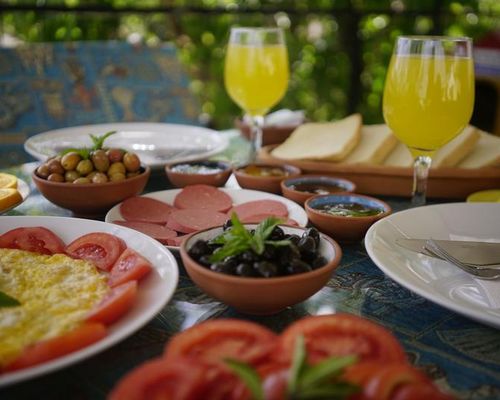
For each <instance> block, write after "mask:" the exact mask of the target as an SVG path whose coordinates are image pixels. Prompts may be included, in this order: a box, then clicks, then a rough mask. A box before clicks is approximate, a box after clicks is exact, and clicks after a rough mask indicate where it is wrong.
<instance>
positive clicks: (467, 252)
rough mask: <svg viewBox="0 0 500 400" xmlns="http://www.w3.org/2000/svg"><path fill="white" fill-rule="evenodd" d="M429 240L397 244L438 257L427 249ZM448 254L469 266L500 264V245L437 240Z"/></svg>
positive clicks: (407, 241)
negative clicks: (426, 243) (426, 244)
mask: <svg viewBox="0 0 500 400" xmlns="http://www.w3.org/2000/svg"><path fill="white" fill-rule="evenodd" d="M426 241H427V239H396V244H398V245H399V246H401V247H404V248H405V249H407V250H411V251H414V252H417V253H421V254H424V255H426V256H429V257H435V258H438V257H436V255H435V254H432V253H430V252H429V251H427V249H426V248H425V242H426ZM434 241H435V242H437V243H438V244H439V245H440V246H442V247H443V248H444V249H445V250H446V251H447V252H449V253H450V254H452V255H453V256H454V257H455V258H458V259H459V260H460V261H462V262H464V263H467V264H477V265H482V266H487V265H494V264H500V243H489V242H471V241H461V240H436V239H434Z"/></svg>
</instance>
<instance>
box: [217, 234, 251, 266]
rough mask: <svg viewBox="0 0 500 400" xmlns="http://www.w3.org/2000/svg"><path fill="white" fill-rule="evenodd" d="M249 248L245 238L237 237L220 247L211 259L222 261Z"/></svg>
mask: <svg viewBox="0 0 500 400" xmlns="http://www.w3.org/2000/svg"><path fill="white" fill-rule="evenodd" d="M248 248H249V245H248V242H246V241H245V240H244V239H240V238H238V239H236V240H233V241H231V242H227V243H226V244H225V245H224V246H223V247H220V248H218V249H217V250H215V251H214V252H213V254H212V255H211V256H210V258H209V261H210V262H211V263H214V262H217V261H222V260H224V259H225V258H226V257H229V256H234V255H236V254H239V253H242V252H244V251H245V250H247V249H248Z"/></svg>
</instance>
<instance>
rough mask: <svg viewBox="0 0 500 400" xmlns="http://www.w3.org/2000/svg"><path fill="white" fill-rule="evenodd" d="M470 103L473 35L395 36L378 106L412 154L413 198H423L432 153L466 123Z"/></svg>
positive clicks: (415, 202)
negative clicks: (382, 96)
mask: <svg viewBox="0 0 500 400" xmlns="http://www.w3.org/2000/svg"><path fill="white" fill-rule="evenodd" d="M473 104H474V66H473V62H472V41H471V39H469V38H455V37H445V36H400V37H398V39H397V41H396V45H395V47H394V53H393V55H392V59H391V63H390V65H389V70H388V72H387V77H386V82H385V90H384V101H383V111H384V119H385V121H386V123H387V125H389V127H390V128H391V129H392V131H393V133H394V134H395V135H396V136H397V137H398V138H399V140H401V142H403V143H404V144H405V145H406V146H408V148H409V150H410V152H411V154H412V156H413V157H414V159H415V161H414V173H413V198H412V204H413V205H414V206H419V205H423V204H425V201H426V199H425V195H426V189H427V177H428V173H429V168H430V165H431V162H432V156H433V155H434V153H435V152H436V150H438V149H439V148H441V147H442V146H443V145H445V144H446V143H447V142H449V141H450V140H451V139H453V138H454V137H455V136H457V135H458V134H459V133H460V132H461V131H462V129H463V128H464V127H465V126H466V125H467V124H468V122H469V120H470V117H471V114H472V109H473Z"/></svg>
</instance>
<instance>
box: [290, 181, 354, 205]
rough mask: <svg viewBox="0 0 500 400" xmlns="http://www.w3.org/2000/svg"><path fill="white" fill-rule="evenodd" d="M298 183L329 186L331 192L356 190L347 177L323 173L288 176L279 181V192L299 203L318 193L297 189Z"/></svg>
mask: <svg viewBox="0 0 500 400" xmlns="http://www.w3.org/2000/svg"><path fill="white" fill-rule="evenodd" d="M298 185H311V186H313V187H314V186H315V185H318V186H322V187H323V186H324V187H328V186H330V187H331V188H332V189H331V193H334V192H335V194H340V193H351V192H354V191H355V190H356V185H355V184H354V182H351V181H349V180H347V179H341V178H335V177H333V176H324V175H302V176H298V177H295V178H288V179H285V180H283V181H281V192H282V193H283V196H285V197H286V198H287V199H290V200H293V201H295V202H296V203H299V204H300V205H302V206H303V205H304V203H305V201H306V200H307V199H309V198H311V197H313V196H317V195H318V194H320V193H312V192H307V191H303V190H298V189H297V188H296V186H298ZM325 194H326V193H325Z"/></svg>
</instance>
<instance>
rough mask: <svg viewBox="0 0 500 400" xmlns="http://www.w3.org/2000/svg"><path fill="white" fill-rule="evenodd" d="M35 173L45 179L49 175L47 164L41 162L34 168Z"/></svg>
mask: <svg viewBox="0 0 500 400" xmlns="http://www.w3.org/2000/svg"><path fill="white" fill-rule="evenodd" d="M36 174H37V175H38V176H39V177H40V178H43V179H47V178H48V176H49V175H50V171H49V166H48V165H47V164H42V165H40V166H39V167H38V168H37V169H36Z"/></svg>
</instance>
